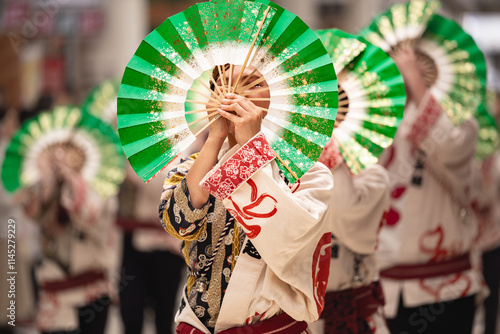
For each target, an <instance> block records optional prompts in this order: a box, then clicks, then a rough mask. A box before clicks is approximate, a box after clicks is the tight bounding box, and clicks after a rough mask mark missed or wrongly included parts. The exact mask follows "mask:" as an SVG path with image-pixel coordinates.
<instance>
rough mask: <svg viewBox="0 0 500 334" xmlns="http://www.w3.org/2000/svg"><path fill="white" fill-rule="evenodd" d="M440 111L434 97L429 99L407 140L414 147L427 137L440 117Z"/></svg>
mask: <svg viewBox="0 0 500 334" xmlns="http://www.w3.org/2000/svg"><path fill="white" fill-rule="evenodd" d="M442 110H443V109H442V108H441V105H440V104H439V103H438V102H437V101H436V100H435V99H434V97H432V96H431V97H429V100H428V101H427V104H426V105H425V107H424V109H423V110H422V112H421V113H420V115H419V116H418V118H417V119H416V120H415V122H414V123H413V127H412V129H411V131H410V133H409V135H408V140H410V141H411V142H412V143H413V144H414V145H415V146H418V145H419V144H420V143H421V142H422V140H424V139H425V137H427V134H428V133H429V131H430V130H431V128H432V127H433V126H434V124H435V123H436V121H437V120H438V118H439V116H440V115H441V112H442Z"/></svg>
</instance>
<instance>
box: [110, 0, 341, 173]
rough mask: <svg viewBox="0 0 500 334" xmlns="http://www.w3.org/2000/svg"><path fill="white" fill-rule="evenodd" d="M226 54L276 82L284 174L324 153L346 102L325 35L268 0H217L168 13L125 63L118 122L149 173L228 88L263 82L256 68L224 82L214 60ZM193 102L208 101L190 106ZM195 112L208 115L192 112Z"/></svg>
mask: <svg viewBox="0 0 500 334" xmlns="http://www.w3.org/2000/svg"><path fill="white" fill-rule="evenodd" d="M227 64H229V68H227V70H229V71H232V70H233V67H234V66H235V65H238V66H240V67H241V68H242V70H241V71H240V73H242V71H243V69H245V68H247V67H251V68H254V69H255V71H258V72H259V73H260V74H261V75H262V76H263V78H264V80H265V81H266V82H267V85H268V86H269V93H270V100H269V108H268V110H266V111H267V116H266V118H265V119H264V120H263V122H262V131H263V132H264V134H265V135H266V137H267V138H268V140H269V142H270V144H271V147H272V148H273V150H274V151H275V152H276V155H277V157H278V159H277V163H278V165H279V166H280V168H281V170H282V171H283V172H284V173H285V176H286V177H287V178H289V179H290V181H292V182H294V181H296V180H297V179H298V178H300V177H301V176H302V175H303V174H304V173H305V172H306V171H307V170H308V169H309V168H310V167H311V166H312V165H313V164H314V163H315V162H316V161H317V159H318V158H319V155H320V154H321V151H322V149H323V147H324V146H325V145H326V143H327V142H328V140H329V138H330V135H331V133H332V130H333V126H334V122H335V115H336V112H337V105H338V87H337V81H336V75H335V72H334V70H333V64H332V61H331V59H330V57H329V56H328V53H327V52H326V50H325V48H324V46H323V45H322V43H321V41H320V40H319V39H318V37H317V36H316V35H315V34H314V32H313V31H312V30H310V29H309V28H308V27H307V25H306V24H305V23H304V22H303V21H302V20H300V18H298V17H297V16H296V15H294V14H292V13H290V12H288V11H286V10H284V9H283V8H281V7H279V6H277V5H275V4H273V3H271V2H269V1H242V0H225V1H220V0H219V1H216V0H212V1H210V2H204V3H199V4H196V5H194V6H192V7H190V8H188V9H186V10H185V11H183V12H180V13H178V14H176V15H174V16H172V17H170V18H168V19H167V20H166V21H164V22H163V23H162V24H161V25H160V26H159V27H158V28H157V29H155V30H154V31H153V32H151V33H150V34H149V35H148V36H147V37H146V38H145V39H144V41H143V42H142V43H141V44H140V46H139V48H138V49H137V51H136V52H135V54H134V56H133V57H132V59H131V60H130V62H129V64H128V65H127V68H126V69H125V73H124V75H123V79H122V82H121V86H120V90H119V93H118V131H119V135H120V140H121V143H122V146H123V150H124V152H125V154H126V155H127V157H128V159H129V161H130V163H131V165H132V167H133V168H134V170H135V171H136V173H137V174H138V175H139V176H140V177H141V178H142V179H143V180H144V181H148V180H150V179H151V178H153V177H154V176H155V175H156V174H157V173H159V172H160V171H161V170H162V169H163V168H164V167H165V166H166V165H167V164H168V163H169V162H171V161H172V160H173V159H174V158H175V157H176V156H177V155H179V154H181V153H182V152H183V151H184V150H186V149H187V148H188V146H189V145H191V144H192V143H193V142H194V141H195V139H196V136H197V135H199V133H200V132H201V131H203V130H204V129H206V128H207V126H208V125H209V124H210V122H208V123H206V124H205V125H204V126H202V127H201V128H199V129H197V131H196V133H194V131H193V127H194V126H199V123H198V121H200V122H201V121H206V118H207V117H205V116H208V115H207V113H208V114H209V115H211V117H214V112H215V111H216V110H217V108H218V106H219V104H220V102H219V101H220V99H221V96H222V95H223V93H224V92H226V90H227V89H229V90H232V91H234V92H236V93H238V94H245V92H246V90H248V89H251V88H252V87H254V86H255V85H257V84H258V83H259V82H258V81H259V80H254V81H252V82H248V81H247V79H248V78H250V77H252V75H249V76H247V77H246V78H243V77H241V76H238V78H237V79H236V80H233V81H231V82H227V83H224V84H223V85H221V83H219V82H217V81H216V80H214V78H213V77H212V76H211V75H210V74H212V73H213V72H212V71H213V69H214V68H217V69H218V70H221V71H225V70H226V65H227ZM204 73H208V81H205V82H204V81H203V77H202V75H204ZM205 75H207V74H205ZM200 77H202V78H200ZM230 78H231V76H230ZM195 82H197V83H199V84H200V85H201V87H202V88H203V89H200V88H199V87H198V88H195V89H194V90H195V91H196V92H195V93H196V94H198V95H199V96H204V99H200V100H192V99H191V98H188V93H189V91H193V88H192V87H193V84H194V83H195ZM211 85H213V86H214V88H213V90H212V88H211V87H210V86H211ZM207 99H208V100H210V103H208V104H206V101H207ZM186 103H191V104H196V105H198V108H199V109H198V110H191V109H190V108H188V111H187V112H186ZM196 112H200V113H202V114H203V115H204V117H201V118H200V119H199V120H196V121H192V122H189V121H187V120H186V115H190V114H192V113H196ZM214 119H216V118H213V119H212V120H211V121H213V120H214Z"/></svg>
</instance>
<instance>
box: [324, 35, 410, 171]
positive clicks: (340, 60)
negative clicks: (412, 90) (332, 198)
mask: <svg viewBox="0 0 500 334" xmlns="http://www.w3.org/2000/svg"><path fill="white" fill-rule="evenodd" d="M316 33H317V34H318V36H319V37H320V39H321V41H322V42H323V44H324V45H325V47H326V49H327V50H328V53H329V54H330V55H331V57H332V61H333V62H334V66H335V71H336V72H337V78H338V85H339V109H338V113H337V119H336V122H335V128H334V130H333V137H334V138H335V140H336V141H337V142H338V144H339V148H340V152H341V153H342V156H343V157H344V160H345V161H346V163H347V165H348V166H349V168H350V169H351V171H352V172H353V173H354V174H357V173H359V172H360V171H361V170H362V169H363V168H365V167H366V166H368V165H370V164H373V163H376V162H377V161H378V157H379V156H380V154H381V153H382V151H383V150H384V149H385V148H387V147H388V146H389V145H391V144H392V141H393V138H394V136H395V134H396V130H397V127H398V126H399V124H400V122H401V119H402V118H403V110H404V107H405V103H406V92H405V86H404V82H403V77H402V76H401V74H400V72H399V70H398V68H397V66H396V64H395V63H394V61H392V59H391V57H390V56H389V55H388V54H387V53H385V52H384V51H383V50H382V49H380V48H378V47H376V46H374V45H373V44H371V43H369V42H367V41H366V40H364V39H363V38H361V37H356V36H353V35H350V34H347V33H345V32H343V31H341V30H338V29H327V30H320V31H316Z"/></svg>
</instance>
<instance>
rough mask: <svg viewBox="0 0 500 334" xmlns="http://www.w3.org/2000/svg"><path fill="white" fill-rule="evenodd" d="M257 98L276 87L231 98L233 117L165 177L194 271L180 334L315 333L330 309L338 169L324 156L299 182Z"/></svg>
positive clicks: (169, 216) (228, 109) (170, 212)
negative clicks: (268, 132) (266, 126)
mask: <svg viewBox="0 0 500 334" xmlns="http://www.w3.org/2000/svg"><path fill="white" fill-rule="evenodd" d="M239 69H240V67H239V66H235V68H234V73H235V74H237V73H238V72H239ZM251 72H252V68H246V69H245V70H244V72H243V77H246V76H248V75H249V74H251ZM226 73H227V75H228V74H229V71H227V72H226ZM216 76H217V75H216ZM256 76H257V77H256V78H250V81H253V80H255V79H257V78H258V77H259V76H260V74H258V73H257V74H256ZM235 81H236V77H235V78H234V80H233V82H235ZM262 85H263V86H267V83H265V82H263V83H262ZM262 85H258V86H257V87H255V90H257V89H260V88H263V87H262ZM248 97H269V91H268V90H262V89H260V91H259V92H252V93H251V94H250V95H248V96H247V98H244V97H242V96H239V95H233V94H228V95H226V99H225V100H222V105H221V109H219V113H220V115H221V116H222V117H224V118H226V119H227V120H229V121H226V119H224V118H221V119H220V120H217V121H216V122H214V123H213V124H212V125H211V127H210V128H209V135H208V138H207V141H206V142H205V145H204V146H203V148H202V150H201V152H200V153H199V155H197V156H192V157H191V158H190V159H188V160H186V161H185V162H184V163H182V164H181V165H179V166H178V167H177V168H175V169H173V170H172V171H171V173H170V177H169V178H167V179H166V181H165V186H164V192H163V194H162V203H161V205H160V219H161V220H162V223H163V225H164V227H165V229H166V230H167V231H168V232H169V233H171V234H172V235H174V236H176V237H177V238H179V239H182V240H183V248H182V250H183V253H184V256H185V258H186V263H187V264H188V266H189V269H190V275H189V276H188V279H187V284H186V287H185V289H184V294H183V298H182V302H181V306H180V309H179V312H178V314H177V316H176V322H177V323H179V325H178V327H177V331H178V333H193V334H195V333H242V332H251V333H267V332H272V333H288V334H293V333H307V322H306V321H314V320H316V319H317V318H318V317H319V315H320V313H321V310H322V309H323V306H324V294H325V290H326V284H327V279H328V271H329V266H330V246H331V233H330V225H329V222H330V220H331V215H332V210H331V208H329V206H328V205H329V203H330V202H331V197H332V187H333V178H332V175H331V173H330V171H329V170H328V168H327V167H326V166H325V165H323V164H321V163H316V164H315V165H313V166H312V168H311V169H310V170H309V171H308V172H307V173H306V174H304V175H303V176H302V178H301V179H300V180H299V181H297V182H296V183H295V184H294V185H293V186H291V187H289V186H288V185H287V183H286V182H285V181H284V178H283V177H282V176H281V175H282V173H281V172H280V170H279V168H278V166H277V164H276V162H275V161H274V158H275V155H274V152H273V150H272V149H271V148H270V146H269V144H268V142H267V139H266V137H265V135H264V134H263V133H262V132H260V125H261V119H262V117H265V113H264V112H263V111H262V109H261V108H259V107H263V108H267V107H268V104H269V102H262V101H258V103H255V104H254V103H252V102H251V101H250V100H248ZM261 102H262V103H261ZM226 137H228V140H229V151H228V152H227V153H225V152H224V151H221V147H222V144H223V142H224V140H225V139H226ZM220 151H221V152H220ZM218 157H219V159H218ZM214 165H215V167H214Z"/></svg>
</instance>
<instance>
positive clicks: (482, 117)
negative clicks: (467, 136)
mask: <svg viewBox="0 0 500 334" xmlns="http://www.w3.org/2000/svg"><path fill="white" fill-rule="evenodd" d="M475 117H476V120H477V123H478V125H479V131H478V137H477V144H476V157H477V158H478V159H481V160H482V159H485V158H487V157H489V156H490V155H492V154H493V153H494V152H495V151H496V150H497V149H498V145H499V137H498V136H499V135H498V125H497V123H496V121H495V118H493V116H491V114H490V113H489V112H488V110H487V109H486V106H485V105H484V104H480V105H479V108H477V111H476V113H475Z"/></svg>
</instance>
